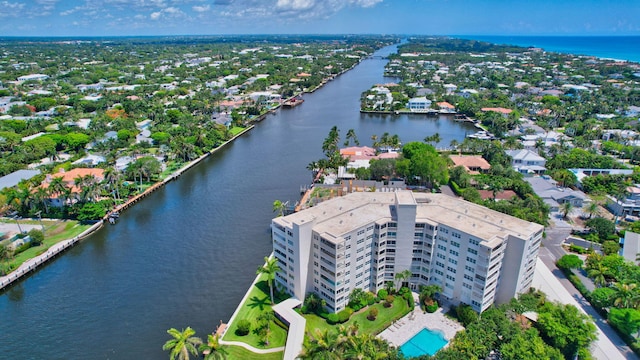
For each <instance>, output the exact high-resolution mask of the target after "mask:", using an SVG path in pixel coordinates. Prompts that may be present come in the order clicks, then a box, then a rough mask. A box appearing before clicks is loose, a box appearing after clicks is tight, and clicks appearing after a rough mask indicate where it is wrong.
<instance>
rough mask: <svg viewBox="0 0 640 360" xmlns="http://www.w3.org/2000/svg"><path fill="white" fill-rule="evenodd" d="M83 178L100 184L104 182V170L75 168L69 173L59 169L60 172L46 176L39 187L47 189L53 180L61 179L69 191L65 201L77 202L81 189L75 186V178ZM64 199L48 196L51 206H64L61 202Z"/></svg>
mask: <svg viewBox="0 0 640 360" xmlns="http://www.w3.org/2000/svg"><path fill="white" fill-rule="evenodd" d="M85 176H93V177H94V178H95V179H96V181H97V182H102V181H103V180H104V169H89V168H75V169H72V170H69V171H65V170H64V169H60V171H59V172H58V173H56V174H51V175H47V177H46V178H45V180H44V181H43V182H42V184H40V187H43V188H45V189H46V188H48V187H49V185H50V184H51V182H52V181H53V179H54V178H60V177H61V178H62V182H64V184H65V185H66V187H67V188H68V189H69V190H70V193H71V197H70V198H69V199H66V200H67V201H70V202H72V203H73V202H74V201H77V199H78V195H79V194H80V193H81V192H82V189H81V188H79V187H78V186H76V184H75V182H76V179H77V178H80V177H85ZM64 200H65V199H63V198H61V197H60V194H58V193H54V194H51V195H50V198H49V202H50V204H51V206H56V207H61V206H63V205H64V203H63V201H64Z"/></svg>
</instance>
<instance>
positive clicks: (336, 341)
mask: <svg viewBox="0 0 640 360" xmlns="http://www.w3.org/2000/svg"><path fill="white" fill-rule="evenodd" d="M346 339H347V338H346V337H344V336H341V335H340V334H338V332H336V331H333V330H324V331H321V330H320V329H316V330H315V333H314V334H313V335H312V334H309V341H308V342H305V344H304V345H303V348H302V353H301V354H300V355H299V356H298V357H299V358H300V359H313V360H316V359H318V360H334V359H335V360H337V359H342V358H343V357H342V343H343V342H344V341H346Z"/></svg>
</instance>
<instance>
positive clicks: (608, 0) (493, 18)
mask: <svg viewBox="0 0 640 360" xmlns="http://www.w3.org/2000/svg"><path fill="white" fill-rule="evenodd" d="M638 19H640V0H0V36H100V35H102V36H110V35H189V34H281V33H286V34H322V33H327V34H336V33H375V34H433V35H461V34H464V35H469V34H471V35H640V21H638Z"/></svg>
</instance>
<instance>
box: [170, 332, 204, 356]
mask: <svg viewBox="0 0 640 360" xmlns="http://www.w3.org/2000/svg"><path fill="white" fill-rule="evenodd" d="M167 333H168V334H169V335H171V336H173V339H170V340H167V342H166V343H164V345H163V346H162V350H169V351H170V353H169V359H171V360H174V359H178V360H188V359H189V354H193V355H195V356H198V349H197V348H196V346H197V345H200V344H202V339H200V338H199V337H196V336H195V334H196V332H195V330H193V329H192V328H191V327H187V328H186V329H184V330H182V331H178V330H176V329H175V328H171V329H169V330H167Z"/></svg>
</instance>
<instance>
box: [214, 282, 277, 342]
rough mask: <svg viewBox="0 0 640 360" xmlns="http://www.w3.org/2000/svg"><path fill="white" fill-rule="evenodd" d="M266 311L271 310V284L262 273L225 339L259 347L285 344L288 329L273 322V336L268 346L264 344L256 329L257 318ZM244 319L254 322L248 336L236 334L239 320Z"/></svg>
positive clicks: (230, 325)
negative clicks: (269, 284) (268, 283)
mask: <svg viewBox="0 0 640 360" xmlns="http://www.w3.org/2000/svg"><path fill="white" fill-rule="evenodd" d="M280 300H283V299H280ZM276 301H278V299H276ZM266 311H271V300H270V298H269V286H268V285H267V281H266V280H265V275H261V276H260V279H259V280H258V282H257V283H256V284H255V285H254V286H252V287H251V292H250V294H249V296H248V297H247V300H246V302H244V303H243V304H242V305H241V308H240V312H239V313H238V315H237V316H236V318H235V319H234V321H233V323H232V324H229V330H227V332H226V334H225V336H224V338H223V339H224V340H227V341H242V342H244V343H247V344H249V345H251V346H253V347H255V348H258V349H268V348H274V347H280V346H284V344H285V343H286V342H287V331H286V330H285V329H283V328H282V327H280V326H278V325H276V324H273V323H272V324H271V336H270V338H269V345H268V346H265V345H264V343H263V342H262V340H261V339H260V336H259V335H258V334H257V331H255V327H256V324H257V321H256V319H257V318H258V317H259V316H260V314H262V313H263V312H266ZM242 319H247V320H249V321H251V324H252V327H251V332H250V333H249V334H248V335H246V336H239V335H237V334H236V330H237V328H238V326H237V325H238V321H240V320H242Z"/></svg>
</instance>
